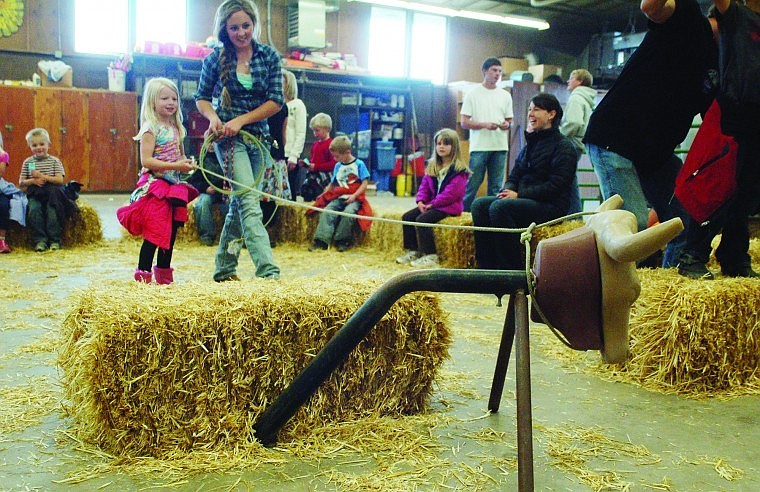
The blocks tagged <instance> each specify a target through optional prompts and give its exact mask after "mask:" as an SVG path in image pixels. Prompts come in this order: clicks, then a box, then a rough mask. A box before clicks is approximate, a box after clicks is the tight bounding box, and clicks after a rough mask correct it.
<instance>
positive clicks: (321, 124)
mask: <svg viewBox="0 0 760 492" xmlns="http://www.w3.org/2000/svg"><path fill="white" fill-rule="evenodd" d="M309 128H311V129H312V130H313V129H315V128H327V130H328V131H329V130H332V118H330V115H329V114H325V113H317V114H315V115H314V117H313V118H312V119H311V120H309Z"/></svg>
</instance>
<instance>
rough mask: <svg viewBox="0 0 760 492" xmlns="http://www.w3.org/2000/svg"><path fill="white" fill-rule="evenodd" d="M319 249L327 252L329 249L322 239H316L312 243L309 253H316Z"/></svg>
mask: <svg viewBox="0 0 760 492" xmlns="http://www.w3.org/2000/svg"><path fill="white" fill-rule="evenodd" d="M318 249H321V250H325V249H327V243H325V242H324V241H322V240H320V239H315V240H314V242H313V243H311V246H309V251H316V250H318Z"/></svg>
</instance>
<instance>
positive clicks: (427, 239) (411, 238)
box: [401, 208, 449, 255]
mask: <svg viewBox="0 0 760 492" xmlns="http://www.w3.org/2000/svg"><path fill="white" fill-rule="evenodd" d="M448 216H449V214H447V213H446V212H441V211H440V210H436V209H434V208H431V209H430V210H428V211H427V212H425V213H422V212H420V209H418V208H413V209H411V210H409V211H408V212H406V213H405V214H404V215H402V216H401V220H403V221H404V222H420V223H423V224H436V223H438V222H440V221H441V220H443V219H445V218H446V217H448ZM404 249H408V250H410V251H422V252H423V253H425V254H426V255H433V254H435V240H434V235H433V228H432V227H415V226H411V225H404Z"/></svg>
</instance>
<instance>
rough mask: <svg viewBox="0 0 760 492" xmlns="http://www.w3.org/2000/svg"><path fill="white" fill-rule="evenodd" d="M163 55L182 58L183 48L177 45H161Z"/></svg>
mask: <svg viewBox="0 0 760 492" xmlns="http://www.w3.org/2000/svg"><path fill="white" fill-rule="evenodd" d="M160 53H161V54H162V55H171V56H182V46H180V45H178V44H177V43H161V51H160Z"/></svg>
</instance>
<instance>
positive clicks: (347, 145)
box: [330, 135, 351, 154]
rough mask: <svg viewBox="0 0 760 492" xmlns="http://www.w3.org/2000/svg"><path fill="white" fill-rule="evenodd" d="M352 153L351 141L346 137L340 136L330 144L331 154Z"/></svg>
mask: <svg viewBox="0 0 760 492" xmlns="http://www.w3.org/2000/svg"><path fill="white" fill-rule="evenodd" d="M350 151H351V140H349V139H348V137H347V136H345V135H338V136H337V137H335V138H334V139H333V141H332V142H330V152H335V153H336V154H345V153H346V152H350Z"/></svg>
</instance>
